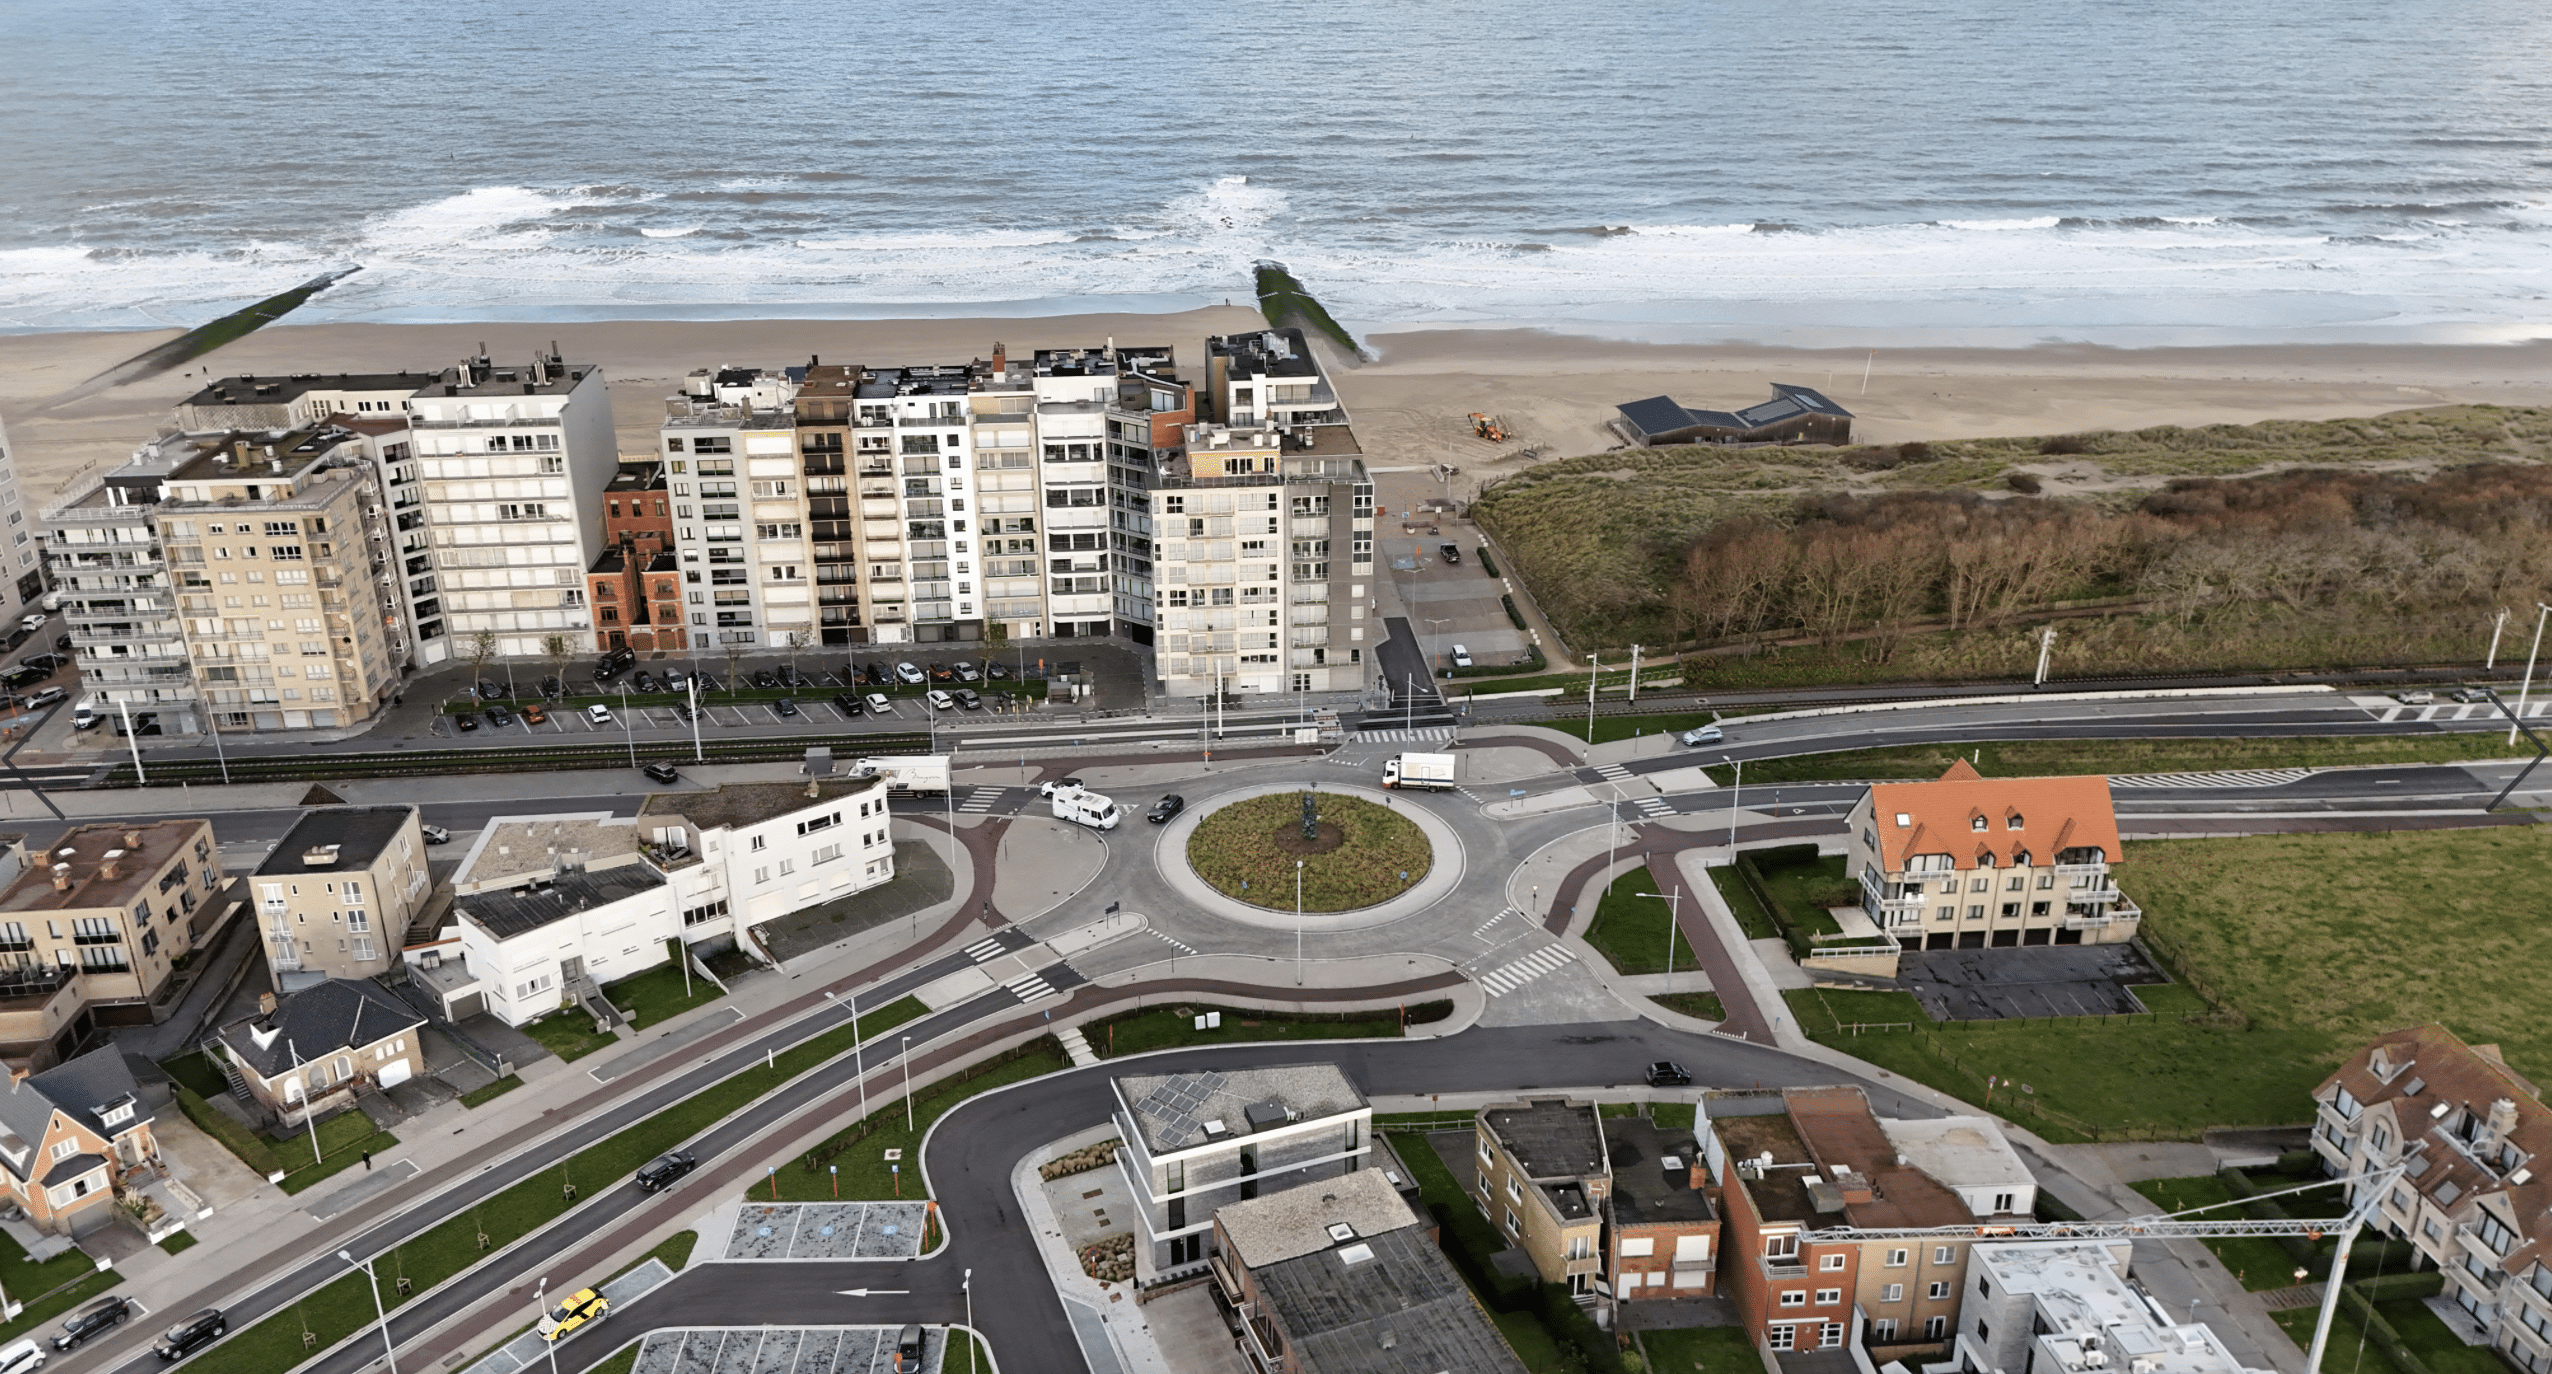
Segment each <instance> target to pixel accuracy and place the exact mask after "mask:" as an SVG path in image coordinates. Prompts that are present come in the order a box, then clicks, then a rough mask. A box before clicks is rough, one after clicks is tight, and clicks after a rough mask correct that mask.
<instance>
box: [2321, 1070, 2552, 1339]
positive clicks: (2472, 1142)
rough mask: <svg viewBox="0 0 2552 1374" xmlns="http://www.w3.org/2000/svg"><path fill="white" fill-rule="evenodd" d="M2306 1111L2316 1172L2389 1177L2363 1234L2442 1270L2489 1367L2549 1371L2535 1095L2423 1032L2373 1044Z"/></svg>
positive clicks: (2546, 1112)
mask: <svg viewBox="0 0 2552 1374" xmlns="http://www.w3.org/2000/svg"><path fill="white" fill-rule="evenodd" d="M2313 1099H2314V1102H2315V1104H2316V1110H2315V1113H2314V1121H2313V1150H2314V1152H2315V1153H2317V1154H2319V1155H2320V1156H2321V1157H2322V1164H2323V1167H2324V1168H2325V1169H2327V1170H2328V1171H2329V1172H2331V1173H2332V1174H2334V1175H2338V1176H2342V1177H2356V1176H2360V1175H2365V1174H2369V1173H2373V1172H2376V1171H2379V1170H2385V1169H2390V1168H2392V1167H2394V1166H2396V1165H2398V1166H2400V1167H2401V1170H2402V1172H2401V1174H2400V1175H2399V1176H2398V1177H2396V1178H2394V1179H2393V1180H2392V1181H2390V1182H2388V1183H2386V1184H2384V1185H2382V1186H2383V1187H2384V1190H2385V1191H2384V1197H2383V1201H2382V1202H2381V1203H2380V1204H2379V1205H2378V1206H2377V1208H2376V1210H2375V1215H2374V1218H2373V1221H2372V1224H2373V1225H2374V1226H2376V1227H2378V1228H2380V1229H2382V1230H2383V1231H2384V1232H2386V1233H2387V1234H2390V1235H2392V1236H2395V1237H2397V1238H2399V1239H2403V1240H2407V1241H2409V1242H2410V1243H2411V1244H2412V1245H2413V1246H2415V1247H2417V1248H2418V1251H2419V1254H2420V1256H2421V1258H2422V1259H2424V1260H2425V1261H2426V1262H2427V1263H2429V1264H2433V1265H2435V1266H2436V1267H2437V1268H2438V1269H2439V1270H2441V1271H2443V1273H2444V1275H2445V1283H2446V1286H2445V1296H2446V1297H2447V1298H2448V1299H2449V1300H2451V1301H2452V1302H2453V1303H2454V1304H2455V1305H2456V1306H2457V1307H2460V1308H2462V1309H2463V1311H2464V1312H2465V1314H2466V1315H2468V1316H2469V1317H2470V1318H2471V1319H2472V1321H2473V1322H2474V1324H2476V1325H2477V1326H2479V1327H2480V1328H2481V1329H2482V1330H2484V1331H2486V1332H2488V1333H2489V1337H2490V1343H2491V1345H2493V1346H2494V1347H2496V1348H2497V1349H2498V1350H2499V1352H2500V1353H2501V1354H2503V1355H2505V1356H2506V1357H2507V1358H2508V1359H2509V1360H2511V1361H2513V1362H2514V1363H2515V1364H2516V1365H2518V1366H2519V1367H2520V1368H2523V1369H2527V1370H2531V1371H2538V1372H2539V1371H2542V1370H2544V1369H2546V1368H2547V1367H2552V1177H2547V1175H2552V1157H2547V1156H2552V1108H2546V1107H2545V1106H2544V1104H2543V1101H2542V1098H2541V1096H2540V1094H2539V1092H2538V1090H2537V1089H2536V1088H2535V1086H2534V1084H2533V1083H2532V1082H2530V1081H2529V1080H2527V1079H2526V1078H2525V1077H2523V1076H2522V1075H2520V1074H2519V1073H2517V1071H2516V1070H2515V1069H2513V1068H2510V1067H2509V1066H2508V1064H2507V1061H2505V1060H2504V1059H2501V1058H2500V1057H2499V1047H2498V1046H2496V1045H2467V1044H2465V1043H2464V1042H2463V1041H2462V1040H2460V1039H2458V1038H2457V1037H2456V1036H2455V1033H2454V1032H2452V1031H2450V1030H2447V1029H2446V1028H2445V1027H2443V1026H2438V1025H2426V1026H2415V1027H2412V1028H2410V1029H2408V1030H2399V1031H2394V1032H2392V1033H2390V1034H2388V1035H2385V1036H2383V1037H2381V1038H2379V1039H2377V1040H2376V1041H2375V1043H2373V1044H2372V1045H2369V1046H2367V1047H2366V1048H2365V1049H2364V1050H2361V1051H2359V1052H2358V1053H2357V1054H2356V1055H2354V1056H2352V1057H2351V1058H2350V1059H2349V1061H2348V1062H2347V1063H2345V1064H2343V1065H2341V1066H2340V1069H2339V1071H2338V1072H2337V1073H2334V1074H2332V1075H2331V1076H2330V1077H2329V1078H2327V1079H2325V1080H2323V1082H2322V1085H2321V1087H2319V1088H2318V1089H2316V1090H2315V1091H2314V1093H2313ZM2361 1186H2363V1185H2362V1184H2357V1183H2352V1184H2350V1185H2349V1196H2350V1199H2351V1200H2352V1201H2353V1200H2354V1199H2355V1197H2356V1193H2357V1189H2358V1188H2359V1187H2361Z"/></svg>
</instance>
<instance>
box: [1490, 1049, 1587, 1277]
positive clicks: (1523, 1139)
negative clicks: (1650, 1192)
mask: <svg viewBox="0 0 2552 1374" xmlns="http://www.w3.org/2000/svg"><path fill="white" fill-rule="evenodd" d="M1476 1135H1477V1137H1478V1138H1477V1140H1476V1141H1475V1143H1474V1148H1475V1149H1476V1150H1477V1152H1478V1155H1479V1158H1478V1159H1477V1160H1476V1161H1474V1170H1473V1175H1472V1177H1473V1184H1472V1187H1473V1192H1474V1197H1475V1200H1476V1201H1477V1202H1478V1203H1479V1204H1480V1213H1481V1215H1483V1216H1485V1217H1487V1218H1488V1219H1489V1220H1490V1222H1491V1223H1492V1224H1494V1225H1495V1226H1496V1227H1497V1228H1498V1230H1499V1231H1500V1232H1502V1233H1504V1234H1505V1236H1506V1237H1507V1239H1508V1240H1509V1241H1511V1242H1513V1243H1514V1244H1515V1245H1516V1246H1517V1247H1518V1248H1520V1249H1522V1250H1523V1251H1524V1253H1525V1254H1527V1255H1529V1256H1531V1257H1532V1259H1533V1266H1534V1268H1536V1269H1538V1270H1540V1271H1541V1274H1542V1279H1543V1281H1544V1282H1546V1283H1564V1284H1567V1285H1568V1290H1569V1291H1570V1292H1571V1293H1592V1292H1594V1291H1595V1285H1596V1283H1597V1282H1598V1281H1600V1280H1601V1279H1602V1278H1603V1277H1604V1262H1605V1254H1604V1242H1603V1232H1604V1216H1605V1203H1606V1201H1607V1200H1608V1199H1609V1198H1610V1197H1611V1196H1612V1190H1613V1170H1612V1165H1611V1163H1610V1162H1609V1161H1608V1158H1607V1156H1606V1155H1605V1151H1604V1132H1603V1128H1602V1126H1601V1124H1600V1123H1599V1122H1598V1121H1597V1120H1596V1116H1595V1104H1594V1103H1592V1102H1571V1101H1567V1100H1565V1099H1563V1098H1557V1097H1543V1098H1534V1099H1532V1100H1530V1101H1526V1102H1515V1103H1506V1104H1501V1105H1499V1106H1495V1107H1487V1108H1483V1109H1482V1110H1481V1112H1480V1115H1479V1117H1478V1120H1477V1126H1476Z"/></svg>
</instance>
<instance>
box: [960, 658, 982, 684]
mask: <svg viewBox="0 0 2552 1374" xmlns="http://www.w3.org/2000/svg"><path fill="white" fill-rule="evenodd" d="M957 680H958V681H959V682H981V681H983V680H984V675H983V673H982V672H980V671H978V670H977V669H976V667H975V665H974V664H973V663H960V664H958V665H957Z"/></svg>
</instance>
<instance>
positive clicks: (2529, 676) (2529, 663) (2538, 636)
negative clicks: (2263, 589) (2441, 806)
mask: <svg viewBox="0 0 2552 1374" xmlns="http://www.w3.org/2000/svg"><path fill="white" fill-rule="evenodd" d="M2534 607H2535V609H2536V610H2538V611H2541V612H2542V613H2543V614H2542V615H2538V616H2536V617H2535V618H2534V647H2533V648H2531V649H2528V650H2526V651H2525V683H2524V685H2523V686H2521V687H2519V688H2517V713H2516V714H2515V715H2513V716H2510V717H2508V743H2510V744H2514V743H2516V742H2517V722H2518V721H2519V720H2521V719H2523V718H2524V716H2525V700H2526V696H2527V694H2528V693H2530V692H2532V691H2533V690H2534V657H2535V655H2536V654H2538V653H2541V652H2542V650H2543V622H2544V620H2545V618H2546V617H2552V606H2546V605H2544V604H2543V603H2542V602H2540V601H2538V602H2535V603H2534ZM126 728H128V729H129V728H131V727H129V726H128V727H126ZM136 757H137V758H138V757H139V756H138V755H137V756H136ZM135 766H136V768H137V769H138V768H139V765H138V764H136V765H135Z"/></svg>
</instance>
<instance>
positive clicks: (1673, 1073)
mask: <svg viewBox="0 0 2552 1374" xmlns="http://www.w3.org/2000/svg"><path fill="white" fill-rule="evenodd" d="M1648 1086H1650V1087H1652V1088H1689V1087H1691V1086H1692V1075H1691V1074H1689V1073H1687V1072H1685V1071H1684V1066H1683V1065H1681V1064H1678V1063H1676V1062H1675V1061H1674V1060H1671V1059H1660V1060H1658V1061H1657V1062H1656V1063H1654V1064H1651V1065H1649V1066H1648Z"/></svg>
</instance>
